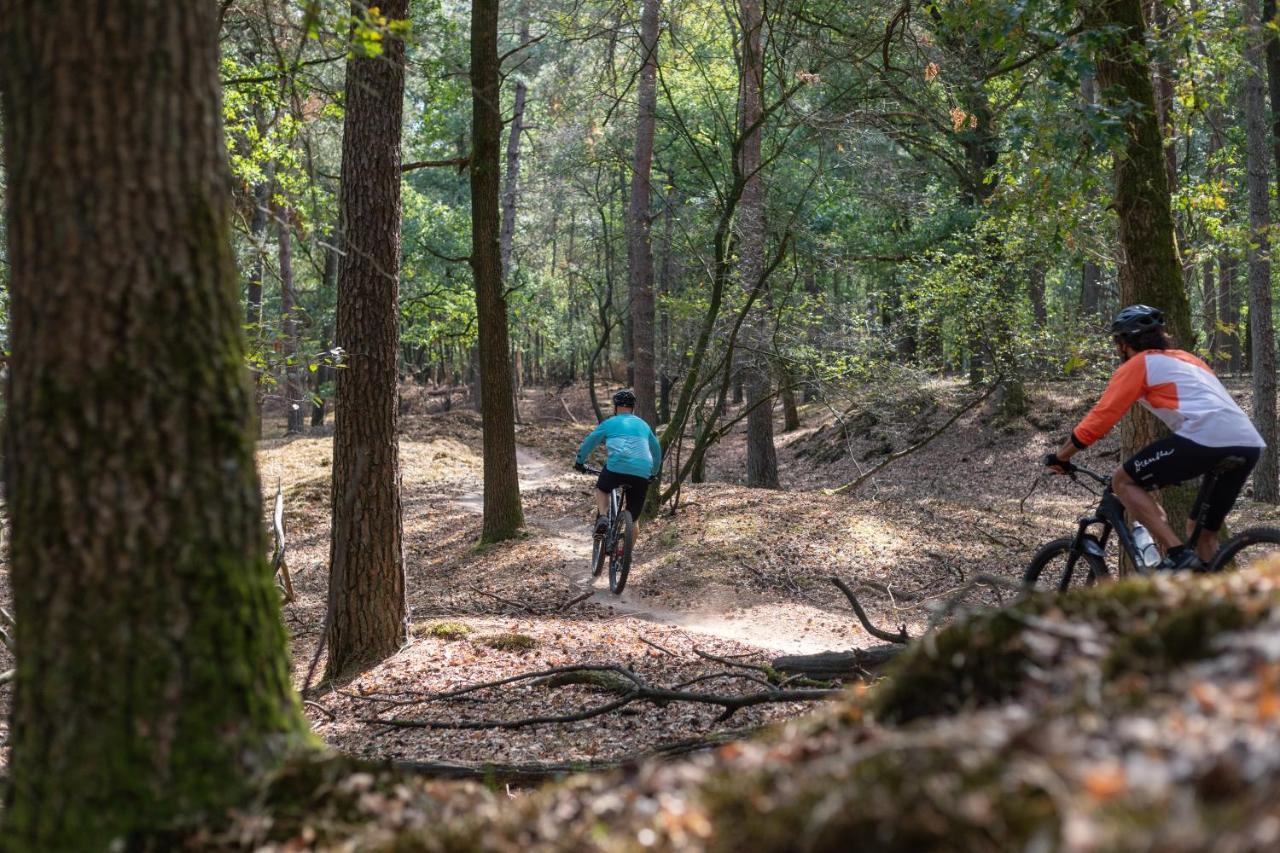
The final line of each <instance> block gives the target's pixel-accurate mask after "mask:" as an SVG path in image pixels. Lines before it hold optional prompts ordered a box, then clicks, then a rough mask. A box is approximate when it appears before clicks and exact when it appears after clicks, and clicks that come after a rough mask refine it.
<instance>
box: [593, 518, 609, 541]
mask: <svg viewBox="0 0 1280 853" xmlns="http://www.w3.org/2000/svg"><path fill="white" fill-rule="evenodd" d="M608 532H609V519H608V518H607V517H605V516H603V515H602V516H599V517H597V518H596V526H595V529H594V530H593V531H592V535H593V536H595V537H596V538H597V539H603V538H604V535H605V534H606V533H608Z"/></svg>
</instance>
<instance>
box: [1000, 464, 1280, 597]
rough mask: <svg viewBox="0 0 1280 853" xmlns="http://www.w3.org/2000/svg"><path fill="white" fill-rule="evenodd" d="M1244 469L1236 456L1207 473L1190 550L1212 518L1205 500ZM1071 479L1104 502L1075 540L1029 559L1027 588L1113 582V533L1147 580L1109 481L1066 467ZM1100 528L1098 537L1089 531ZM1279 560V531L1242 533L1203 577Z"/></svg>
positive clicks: (1080, 527)
mask: <svg viewBox="0 0 1280 853" xmlns="http://www.w3.org/2000/svg"><path fill="white" fill-rule="evenodd" d="M1243 464H1244V460H1243V459H1241V458H1239V457H1237V456H1228V457H1227V458H1226V459H1224V460H1223V461H1222V462H1220V463H1218V465H1217V466H1216V467H1215V468H1214V469H1213V470H1212V471H1210V472H1209V473H1207V474H1205V475H1204V482H1203V483H1202V484H1201V486H1200V492H1199V494H1197V495H1196V502H1195V504H1193V505H1192V518H1194V519H1195V520H1196V524H1195V527H1194V528H1193V529H1192V531H1191V536H1190V537H1189V538H1188V539H1187V545H1188V547H1191V548H1194V547H1195V546H1196V542H1198V541H1199V540H1200V533H1201V532H1202V531H1203V529H1204V518H1205V515H1206V513H1207V512H1208V506H1207V505H1206V502H1205V496H1206V495H1208V494H1209V493H1210V490H1211V489H1212V488H1213V486H1214V483H1216V482H1217V479H1218V477H1219V476H1221V475H1222V474H1223V473H1225V472H1227V471H1230V470H1232V469H1234V468H1236V467H1238V466H1240V465H1243ZM1066 470H1067V473H1068V474H1069V475H1070V476H1071V479H1072V480H1073V481H1074V482H1077V483H1079V482H1080V481H1079V480H1078V479H1076V474H1084V475H1085V476H1086V477H1088V478H1090V479H1091V480H1093V481H1094V482H1096V483H1098V484H1099V485H1100V486H1102V487H1103V488H1102V496H1101V500H1100V501H1099V502H1098V508H1097V509H1096V510H1094V511H1093V514H1092V515H1086V516H1083V517H1082V518H1081V519H1080V521H1079V522H1078V526H1077V528H1076V533H1075V535H1074V536H1064V537H1062V538H1061V539H1054V540H1053V541H1052V542H1049V543H1047V544H1045V545H1044V546H1043V547H1041V548H1040V550H1039V551H1037V552H1036V554H1035V556H1034V557H1032V558H1031V565H1029V566H1027V570H1026V572H1024V573H1023V575H1022V580H1023V582H1024V583H1026V584H1027V585H1028V586H1034V585H1037V584H1043V585H1044V586H1050V585H1052V586H1054V587H1056V588H1057V589H1058V590H1061V591H1064V592H1065V591H1066V590H1067V589H1068V588H1070V587H1071V584H1072V581H1073V580H1078V582H1079V583H1081V584H1083V585H1085V586H1092V585H1093V584H1095V583H1097V582H1098V581H1099V580H1106V579H1108V578H1110V577H1111V572H1110V570H1109V569H1108V568H1107V560H1106V553H1107V541H1108V540H1109V539H1110V538H1111V534H1112V532H1114V533H1115V534H1116V539H1117V541H1118V542H1119V543H1120V548H1121V549H1122V550H1123V551H1124V553H1126V554H1128V556H1129V559H1130V561H1131V562H1132V565H1134V566H1136V567H1137V570H1138V572H1139V573H1140V574H1149V573H1151V571H1152V567H1151V566H1149V565H1147V563H1146V562H1145V561H1144V560H1143V555H1142V553H1141V550H1142V549H1140V548H1139V546H1138V544H1137V543H1136V542H1135V541H1134V534H1133V531H1132V530H1130V528H1129V525H1128V524H1126V523H1125V520H1124V505H1123V504H1121V503H1120V499H1119V498H1118V497H1116V496H1115V493H1113V492H1112V491H1111V478H1110V477H1109V476H1104V475H1102V474H1098V473H1095V472H1093V471H1090V470H1089V469H1088V468H1082V467H1080V466H1079V465H1072V464H1070V463H1067V466H1066ZM1095 526H1099V529H1098V532H1097V533H1094V532H1091V528H1093V527H1095ZM1276 554H1280V529H1277V528H1275V527H1250V528H1248V529H1246V530H1242V531H1241V532H1240V533H1237V534H1236V535H1235V536H1233V537H1231V538H1230V539H1228V540H1227V541H1226V543H1225V544H1223V546H1222V547H1221V548H1219V549H1218V553H1217V554H1215V555H1214V557H1213V560H1211V561H1210V562H1209V564H1208V566H1207V567H1206V568H1205V569H1204V571H1208V572H1220V571H1222V570H1223V569H1227V568H1232V567H1235V568H1243V567H1245V566H1248V565H1250V564H1253V563H1257V562H1259V561H1261V560H1264V559H1266V558H1267V557H1270V556H1272V555H1276Z"/></svg>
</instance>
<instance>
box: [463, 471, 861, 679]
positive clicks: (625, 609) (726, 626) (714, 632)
mask: <svg viewBox="0 0 1280 853" xmlns="http://www.w3.org/2000/svg"><path fill="white" fill-rule="evenodd" d="M516 464H517V466H518V467H519V472H520V493H521V494H522V495H525V494H530V493H532V492H534V491H536V490H538V489H543V488H553V487H557V486H563V485H564V483H565V478H566V477H567V476H571V475H569V474H568V472H567V471H566V470H565V466H563V465H556V464H554V463H552V462H550V461H549V460H547V459H546V458H545V457H543V456H542V455H541V454H539V453H538V451H536V450H533V449H531V448H527V447H517V448H516ZM457 502H458V504H459V505H460V506H461V507H462V508H463V509H465V510H467V511H468V512H474V513H480V512H481V511H482V509H483V506H484V494H483V492H482V491H480V490H475V491H471V492H467V493H464V494H463V495H461V496H460V497H459V498H458V499H457ZM587 515H588V512H587V511H586V508H585V507H584V511H583V512H582V513H581V514H579V515H572V516H563V517H560V518H546V517H540V516H538V515H537V514H536V513H528V512H526V515H525V520H526V522H527V523H528V524H529V526H530V527H533V528H535V529H537V530H538V531H540V532H541V533H542V535H543V538H544V539H545V541H546V542H547V545H548V546H549V547H550V548H552V549H554V551H555V554H556V557H558V559H557V562H558V563H559V567H560V571H561V572H563V573H564V575H565V576H566V577H567V578H568V579H569V581H570V582H571V583H572V584H573V585H574V586H575V587H578V588H579V589H581V590H582V591H584V592H585V591H586V590H588V589H593V588H594V592H593V594H592V597H591V599H590V601H592V602H595V603H597V604H600V605H602V606H604V607H607V608H609V609H610V610H613V611H614V612H616V613H619V614H621V615H625V616H629V617H631V618H634V619H639V620H643V621H645V622H651V623H653V624H656V625H665V626H670V627H673V628H679V629H682V630H685V631H688V632H690V633H693V634H704V635H707V636H711V637H717V638H720V639H724V640H732V641H734V642H738V643H742V644H744V645H750V646H755V647H756V648H759V649H763V650H767V651H770V652H779V653H783V654H810V653H815V652H822V651H829V650H843V649H848V648H850V647H852V646H854V645H858V644H862V643H863V642H864V640H865V639H866V638H865V637H862V636H860V635H861V632H860V630H859V629H857V628H856V627H854V622H853V620H852V618H851V617H849V618H845V617H839V616H836V617H833V615H832V614H831V613H830V612H828V611H826V610H822V609H820V608H817V607H813V606H811V605H808V604H804V603H802V602H795V601H769V600H765V599H760V598H747V597H744V596H743V595H741V594H738V593H735V592H733V591H731V590H729V589H728V588H723V589H721V590H719V591H713V592H712V593H711V594H709V595H706V596H705V597H704V599H703V601H702V602H701V603H700V606H697V607H691V608H689V609H680V608H673V607H670V606H667V605H665V604H661V603H659V602H657V601H656V600H654V599H653V598H652V597H646V596H645V594H644V575H645V555H644V540H643V538H642V539H641V541H640V542H639V543H638V545H637V551H636V559H635V562H634V563H633V564H632V567H631V576H630V578H629V580H628V585H627V588H626V590H625V591H624V592H623V593H622V595H614V594H613V593H612V592H610V591H609V585H608V579H607V578H605V577H603V576H602V577H600V578H593V577H592V576H591V572H590V568H589V564H590V562H591V540H590V537H589V532H588V529H587V528H588V524H587V520H586V519H587Z"/></svg>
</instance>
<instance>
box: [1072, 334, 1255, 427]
mask: <svg viewBox="0 0 1280 853" xmlns="http://www.w3.org/2000/svg"><path fill="white" fill-rule="evenodd" d="M1135 402H1137V403H1141V404H1142V405H1143V406H1144V407H1145V408H1146V409H1147V410H1148V411H1150V412H1151V413H1152V414H1153V415H1155V416H1156V417H1157V418H1159V419H1160V420H1162V421H1164V423H1165V425H1166V426H1168V427H1169V429H1171V430H1173V432H1174V433H1175V434H1177V435H1180V436H1182V437H1183V438H1186V439H1189V440H1190V441H1194V442H1195V443H1196V444H1200V445H1203V446H1205V447H1265V446H1266V442H1264V441H1263V440H1262V436H1261V435H1259V434H1258V431H1257V430H1256V429H1254V427H1253V423H1252V422H1250V420H1249V417H1248V415H1246V414H1245V413H1244V412H1243V411H1241V410H1240V407H1239V406H1237V405H1236V402H1235V400H1232V399H1231V395H1230V394H1228V393H1227V389H1226V388H1223V387H1222V383H1221V382H1219V381H1218V377H1216V376H1214V375H1213V371H1212V370H1210V369H1209V366H1208V365H1207V364H1205V363H1204V362H1203V361H1201V360H1200V359H1198V358H1196V357H1195V356H1194V355H1192V354H1191V353H1189V352H1183V351H1182V350H1177V349H1167V350H1143V351H1142V352H1140V353H1138V354H1137V355H1135V356H1133V357H1132V358H1130V359H1129V360H1128V361H1126V362H1125V363H1124V364H1122V365H1120V367H1118V368H1117V369H1116V372H1115V373H1114V374H1113V375H1112V377H1111V381H1110V382H1109V383H1107V390H1106V391H1104V392H1103V394H1102V398H1101V399H1100V400H1098V404H1097V405H1096V406H1094V407H1093V409H1091V410H1090V412H1089V414H1087V415H1085V416H1084V420H1082V421H1080V423H1079V425H1078V426H1076V428H1075V429H1074V430H1072V431H1071V438H1072V441H1073V442H1074V443H1075V444H1076V445H1077V446H1078V447H1082V448H1083V447H1088V446H1089V445H1090V444H1093V443H1094V442H1095V441H1097V440H1098V439H1100V438H1102V437H1103V436H1104V435H1106V434H1107V432H1108V431H1109V430H1110V429H1111V428H1112V427H1113V426H1115V425H1116V422H1117V421H1119V420H1120V418H1121V417H1123V416H1124V413H1125V412H1127V411H1128V410H1129V407H1130V406H1131V405H1133V404H1134V403H1135Z"/></svg>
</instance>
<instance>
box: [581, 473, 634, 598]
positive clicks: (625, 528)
mask: <svg viewBox="0 0 1280 853" xmlns="http://www.w3.org/2000/svg"><path fill="white" fill-rule="evenodd" d="M583 473H585V474H591V475H593V476H599V474H600V470H599V469H598V468H584V469H583ZM626 491H627V487H626V486H619V487H618V488H616V489H614V490H613V491H612V492H610V493H609V527H608V529H607V530H606V531H605V532H604V535H603V536H594V537H592V540H591V576H592V577H599V576H600V573H601V572H603V571H604V561H605V558H606V557H607V558H608V559H609V590H610V591H611V592H613V594H614V595H621V594H622V590H623V588H624V587H626V585H627V574H628V573H630V571H631V549H632V548H633V547H634V546H635V544H636V524H635V520H634V519H632V518H631V513H630V511H628V510H625V509H623V508H622V496H623V494H624V493H625V492H626Z"/></svg>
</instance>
